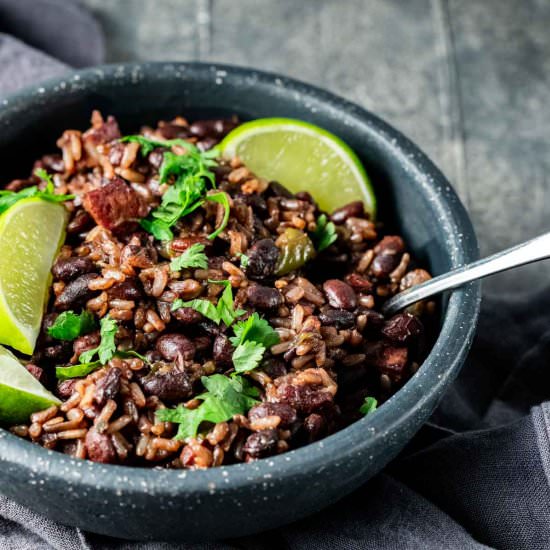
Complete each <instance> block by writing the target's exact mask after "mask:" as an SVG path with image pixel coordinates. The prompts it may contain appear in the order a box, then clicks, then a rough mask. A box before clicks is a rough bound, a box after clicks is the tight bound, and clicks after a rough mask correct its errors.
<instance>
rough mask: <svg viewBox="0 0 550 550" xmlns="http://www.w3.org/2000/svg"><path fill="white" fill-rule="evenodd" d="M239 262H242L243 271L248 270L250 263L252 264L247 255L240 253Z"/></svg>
mask: <svg viewBox="0 0 550 550" xmlns="http://www.w3.org/2000/svg"><path fill="white" fill-rule="evenodd" d="M239 260H240V261H241V267H242V268H243V269H246V268H247V267H248V264H249V262H250V258H249V257H248V256H247V255H246V254H243V253H240V254H239Z"/></svg>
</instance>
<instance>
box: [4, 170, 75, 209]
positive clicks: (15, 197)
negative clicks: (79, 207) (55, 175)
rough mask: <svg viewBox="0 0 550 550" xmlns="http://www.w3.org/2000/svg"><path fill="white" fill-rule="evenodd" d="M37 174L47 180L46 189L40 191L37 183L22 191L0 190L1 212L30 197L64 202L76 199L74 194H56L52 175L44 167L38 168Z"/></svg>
mask: <svg viewBox="0 0 550 550" xmlns="http://www.w3.org/2000/svg"><path fill="white" fill-rule="evenodd" d="M35 174H36V175H37V176H38V177H39V178H41V179H43V180H44V181H45V182H46V189H45V190H44V191H40V189H38V187H37V186H36V185H32V186H31V187H25V188H24V189H21V191H17V192H15V191H8V190H6V189H4V190H2V191H0V214H3V213H4V212H5V211H6V210H7V209H8V208H11V207H12V206H13V205H14V204H15V203H16V202H19V201H20V200H23V199H28V198H30V197H37V198H40V199H42V200H45V201H49V202H64V201H68V200H72V199H74V195H56V194H55V192H54V191H55V188H54V184H53V180H52V177H51V176H50V175H49V174H48V173H47V172H46V170H44V169H43V168H38V169H37V170H36V171H35Z"/></svg>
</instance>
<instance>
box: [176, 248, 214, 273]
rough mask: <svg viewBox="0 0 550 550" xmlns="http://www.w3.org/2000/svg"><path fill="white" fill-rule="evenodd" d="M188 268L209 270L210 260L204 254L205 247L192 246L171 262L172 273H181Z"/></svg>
mask: <svg viewBox="0 0 550 550" xmlns="http://www.w3.org/2000/svg"><path fill="white" fill-rule="evenodd" d="M188 267H200V268H201V269H207V268H208V258H207V257H206V254H205V253H204V245H203V244H200V243H195V244H193V245H191V246H190V247H189V248H188V249H187V250H184V251H183V253H182V254H181V255H180V256H178V257H177V258H174V259H173V260H172V261H171V262H170V269H171V270H172V271H181V270H182V269H185V268H188Z"/></svg>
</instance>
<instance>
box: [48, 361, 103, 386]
mask: <svg viewBox="0 0 550 550" xmlns="http://www.w3.org/2000/svg"><path fill="white" fill-rule="evenodd" d="M99 367H101V361H92V362H91V363H81V364H80V365H72V366H70V367H55V375H56V377H57V379H58V380H60V381H63V380H69V379H70V378H84V376H88V374H90V373H91V372H93V371H94V370H96V369H98V368H99Z"/></svg>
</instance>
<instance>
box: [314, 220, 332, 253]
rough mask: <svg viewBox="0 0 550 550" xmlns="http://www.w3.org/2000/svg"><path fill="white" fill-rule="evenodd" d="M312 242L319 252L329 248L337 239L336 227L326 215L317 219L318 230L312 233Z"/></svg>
mask: <svg viewBox="0 0 550 550" xmlns="http://www.w3.org/2000/svg"><path fill="white" fill-rule="evenodd" d="M310 236H311V240H312V241H313V244H314V245H315V248H316V249H317V252H321V250H325V248H328V247H329V246H330V245H331V244H332V243H333V242H334V241H336V239H338V234H337V233H336V226H335V225H334V223H333V222H329V221H328V220H327V217H326V215H325V214H321V215H320V216H319V217H318V218H317V228H316V229H315V231H313V232H312V233H310Z"/></svg>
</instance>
